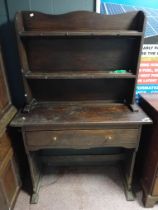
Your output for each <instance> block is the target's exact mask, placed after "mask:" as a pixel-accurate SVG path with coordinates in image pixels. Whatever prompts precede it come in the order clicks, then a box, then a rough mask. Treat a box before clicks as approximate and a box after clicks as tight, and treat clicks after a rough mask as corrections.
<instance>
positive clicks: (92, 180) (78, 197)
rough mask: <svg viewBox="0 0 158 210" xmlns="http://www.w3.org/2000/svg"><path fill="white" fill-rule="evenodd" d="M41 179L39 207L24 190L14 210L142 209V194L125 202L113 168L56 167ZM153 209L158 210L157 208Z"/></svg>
mask: <svg viewBox="0 0 158 210" xmlns="http://www.w3.org/2000/svg"><path fill="white" fill-rule="evenodd" d="M51 170H52V171H51V173H48V174H46V175H44V176H43V177H42V182H41V189H40V194H39V202H38V204H32V205H30V204H29V199H30V197H29V195H28V194H27V193H26V192H23V191H21V192H20V195H19V197H18V199H17V203H16V205H15V208H14V210H106V209H107V210H116V209H117V210H142V209H144V207H143V205H142V202H141V196H142V195H141V192H140V191H139V190H138V191H137V192H136V200H135V201H132V202H131V201H128V202H127V201H126V199H125V195H124V191H123V185H122V181H121V176H120V173H119V170H118V169H117V168H116V167H114V166H106V167H77V168H75V167H73V168H60V169H59V168H54V169H51ZM152 209H153V210H155V209H157V210H158V205H155V207H154V208H152Z"/></svg>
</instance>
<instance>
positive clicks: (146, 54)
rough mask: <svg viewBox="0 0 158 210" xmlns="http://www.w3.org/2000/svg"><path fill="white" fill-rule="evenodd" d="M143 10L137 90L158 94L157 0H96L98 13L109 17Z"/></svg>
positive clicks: (138, 91) (137, 94)
mask: <svg viewBox="0 0 158 210" xmlns="http://www.w3.org/2000/svg"><path fill="white" fill-rule="evenodd" d="M134 10H142V11H144V12H145V14H146V17H147V23H146V28H145V39H144V44H143V49H142V55H141V63H140V69H139V75H138V81H137V88H136V98H138V96H139V93H142V92H143V93H154V92H158V2H157V0H152V1H151V0H96V12H98V13H101V14H107V15H115V14H121V13H125V12H129V11H134Z"/></svg>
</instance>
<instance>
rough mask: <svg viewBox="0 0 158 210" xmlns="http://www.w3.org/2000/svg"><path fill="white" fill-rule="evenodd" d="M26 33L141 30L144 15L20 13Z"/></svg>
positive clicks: (78, 12) (81, 12)
mask: <svg viewBox="0 0 158 210" xmlns="http://www.w3.org/2000/svg"><path fill="white" fill-rule="evenodd" d="M22 21H23V28H24V30H26V31H42V30H44V31H79V30H80V31H85V30H137V31H142V30H143V22H144V13H143V12H142V11H133V12H129V13H125V14H119V15H101V14H97V13H95V12H88V11H77V12H70V13H67V14H62V15H49V14H43V13H40V12H34V11H24V12H22Z"/></svg>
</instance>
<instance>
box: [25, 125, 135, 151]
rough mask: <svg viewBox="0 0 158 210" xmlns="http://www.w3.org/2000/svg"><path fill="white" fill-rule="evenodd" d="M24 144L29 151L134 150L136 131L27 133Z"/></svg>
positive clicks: (107, 130)
mask: <svg viewBox="0 0 158 210" xmlns="http://www.w3.org/2000/svg"><path fill="white" fill-rule="evenodd" d="M25 137H26V138H25V143H26V146H27V147H29V149H30V150H31V149H32V150H34V149H38V148H47V147H48V148H49V147H51V148H92V147H109V146H112V147H114V146H117V147H118V146H120V147H126V148H134V147H135V146H136V145H137V140H138V129H106V130H66V131H27V132H26V133H25Z"/></svg>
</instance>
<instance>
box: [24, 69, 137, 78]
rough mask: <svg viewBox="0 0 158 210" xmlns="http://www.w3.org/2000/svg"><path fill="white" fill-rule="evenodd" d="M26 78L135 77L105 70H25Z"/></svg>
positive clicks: (134, 76)
mask: <svg viewBox="0 0 158 210" xmlns="http://www.w3.org/2000/svg"><path fill="white" fill-rule="evenodd" d="M24 75H25V78H28V79H98V78H118V79H119V78H124V79H130V78H131V79H132V78H136V75H134V74H132V73H126V74H124V73H112V72H108V73H107V71H55V72H51V73H42V72H26V73H25V74H24Z"/></svg>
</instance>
